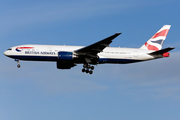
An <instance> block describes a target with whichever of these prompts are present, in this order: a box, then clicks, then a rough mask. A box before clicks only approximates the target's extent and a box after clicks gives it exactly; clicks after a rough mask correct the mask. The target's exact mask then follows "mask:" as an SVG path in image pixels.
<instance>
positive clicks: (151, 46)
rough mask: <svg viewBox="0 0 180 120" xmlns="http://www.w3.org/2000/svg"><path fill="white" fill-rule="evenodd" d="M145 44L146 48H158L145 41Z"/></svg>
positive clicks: (155, 49)
mask: <svg viewBox="0 0 180 120" xmlns="http://www.w3.org/2000/svg"><path fill="white" fill-rule="evenodd" d="M145 46H146V47H147V48H148V50H154V51H158V50H159V49H158V48H157V47H156V46H153V45H150V44H148V43H147V42H146V43H145Z"/></svg>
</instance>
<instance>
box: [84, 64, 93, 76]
mask: <svg viewBox="0 0 180 120" xmlns="http://www.w3.org/2000/svg"><path fill="white" fill-rule="evenodd" d="M93 70H94V66H90V65H88V64H84V65H83V69H82V72H86V73H89V74H93Z"/></svg>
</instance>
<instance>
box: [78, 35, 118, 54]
mask: <svg viewBox="0 0 180 120" xmlns="http://www.w3.org/2000/svg"><path fill="white" fill-rule="evenodd" d="M120 34H121V33H115V34H114V35H112V36H110V37H108V38H105V39H103V40H101V41H99V42H96V43H94V44H92V45H89V46H87V47H84V48H81V49H79V50H76V51H75V53H77V54H78V55H86V56H90V57H96V56H97V54H98V53H100V52H101V51H103V49H104V48H106V47H107V46H109V44H110V43H111V42H112V40H113V39H114V38H116V37H117V36H119V35H120Z"/></svg>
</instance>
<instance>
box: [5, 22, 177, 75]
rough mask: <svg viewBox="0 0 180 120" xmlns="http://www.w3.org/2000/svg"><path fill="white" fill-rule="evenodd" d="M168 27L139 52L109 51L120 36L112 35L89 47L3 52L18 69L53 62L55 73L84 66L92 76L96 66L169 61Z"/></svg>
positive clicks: (25, 47) (31, 47)
mask: <svg viewBox="0 0 180 120" xmlns="http://www.w3.org/2000/svg"><path fill="white" fill-rule="evenodd" d="M170 27H171V26H170V25H164V26H163V27H162V28H161V29H160V30H159V31H158V32H157V33H156V34H155V35H154V36H153V37H151V38H150V39H149V40H148V41H147V42H146V43H145V44H144V45H143V46H142V47H141V48H121V47H109V45H110V44H111V42H112V41H113V39H115V38H116V37H117V36H119V35H120V34H121V33H115V34H114V35H111V36H110V37H107V38H105V39H103V40H101V41H98V42H96V43H94V44H91V45H88V46H65V45H33V44H29V45H18V46H14V47H11V48H9V49H8V50H6V51H5V52H4V55H6V56H7V57H10V58H13V59H15V61H16V62H17V64H18V65H17V67H18V68H20V62H19V60H27V61H52V62H56V65H57V68H58V69H70V68H72V67H74V66H76V65H77V64H83V68H82V72H84V73H89V74H92V73H93V70H94V66H93V65H97V64H105V63H108V64H128V63H135V62H142V61H148V60H153V59H158V58H164V57H169V56H170V53H169V51H171V50H172V49H174V48H173V47H168V48H164V49H161V48H162V45H163V42H164V40H165V39H166V36H167V34H168V31H169V29H170Z"/></svg>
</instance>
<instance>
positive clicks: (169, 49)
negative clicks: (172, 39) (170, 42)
mask: <svg viewBox="0 0 180 120" xmlns="http://www.w3.org/2000/svg"><path fill="white" fill-rule="evenodd" d="M173 49H174V47H168V48H165V49H162V50H159V51H155V52H152V53H149V55H160V54H163V53H166V52H168V51H171V50H173Z"/></svg>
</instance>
